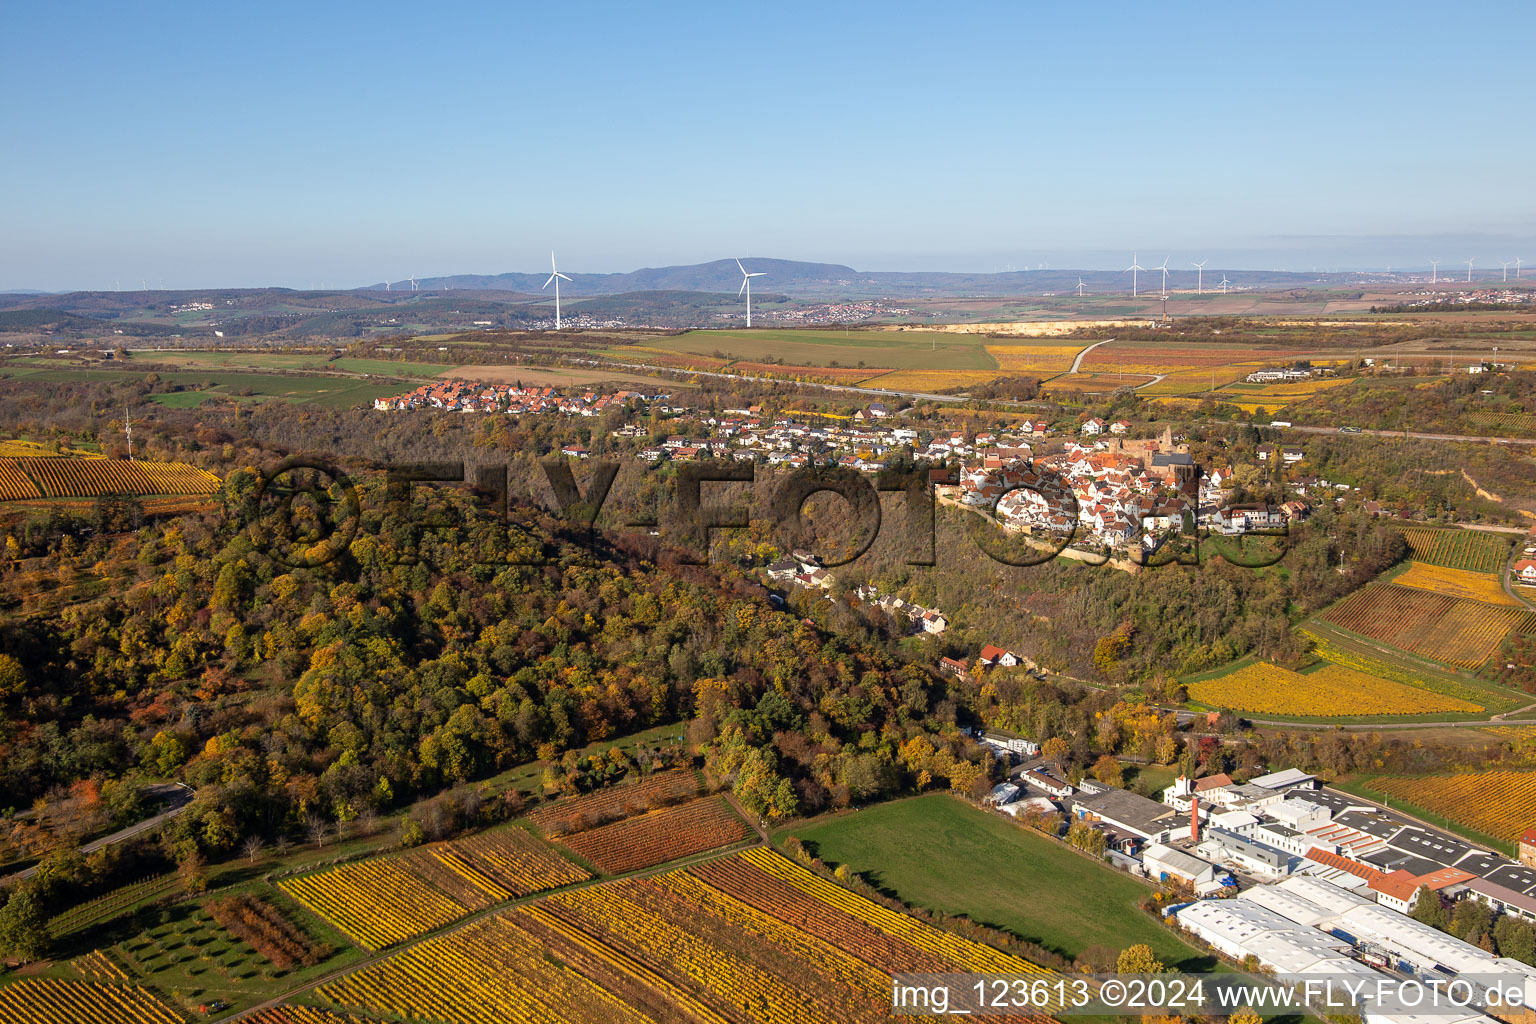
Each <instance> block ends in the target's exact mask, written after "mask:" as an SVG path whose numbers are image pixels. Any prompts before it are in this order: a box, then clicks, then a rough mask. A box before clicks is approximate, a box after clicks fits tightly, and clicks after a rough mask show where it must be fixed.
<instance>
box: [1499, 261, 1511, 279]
mask: <svg viewBox="0 0 1536 1024" xmlns="http://www.w3.org/2000/svg"><path fill="white" fill-rule="evenodd" d="M1499 266H1501V267H1503V268H1504V280H1505V281H1506V282H1508V281H1509V261H1508V260H1499Z"/></svg>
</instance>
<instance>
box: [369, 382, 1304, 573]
mask: <svg viewBox="0 0 1536 1024" xmlns="http://www.w3.org/2000/svg"><path fill="white" fill-rule="evenodd" d="M673 403H674V399H673V398H672V396H671V395H670V394H665V393H647V392H640V391H630V390H620V391H613V392H598V391H593V390H575V389H566V390H562V389H558V388H554V387H547V386H546V387H525V386H522V385H521V384H487V383H478V382H472V381H461V380H447V381H442V382H440V383H433V384H423V385H421V386H420V387H417V388H415V389H413V390H411V391H408V392H405V393H404V394H401V395H396V396H392V397H388V398H380V399H378V400H376V401H375V402H374V404H373V407H374V409H376V410H379V411H404V410H412V409H436V410H446V411H456V412H466V413H510V414H546V413H547V414H555V415H564V416H576V417H595V416H599V415H601V414H602V413H603V412H604V411H606V410H608V409H612V408H623V409H630V410H633V409H641V408H643V409H647V410H649V411H652V412H655V413H658V414H661V415H663V416H678V415H682V414H688V415H689V416H690V417H691V419H692V420H694V421H695V422H697V423H699V424H700V425H702V426H703V427H704V428H706V430H705V431H702V432H700V433H697V434H694V435H692V436H690V435H687V434H669V435H666V436H665V437H664V439H662V440H661V442H660V443H659V444H656V443H651V444H644V445H642V446H641V447H640V448H638V449H637V450H635V451H634V455H635V456H636V457H637V458H639V459H641V460H642V461H644V462H647V463H652V464H656V463H664V462H691V461H695V460H698V459H704V458H717V459H731V460H736V461H754V462H757V463H759V464H762V465H766V466H784V467H788V468H791V469H794V468H801V467H806V466H812V465H818V466H827V465H835V466H839V467H843V468H846V469H853V470H857V471H859V472H861V473H868V474H874V473H879V472H881V471H883V470H885V469H886V468H887V467H889V466H891V465H893V464H894V463H895V462H896V461H897V460H902V461H903V462H905V461H909V460H910V461H912V462H916V463H923V464H927V465H929V466H941V467H947V471H946V472H936V473H935V474H934V476H933V482H934V484H935V492H936V495H937V497H938V499H939V500H940V501H941V502H945V503H949V504H955V505H958V506H961V507H964V508H967V509H970V510H972V511H976V512H978V513H980V514H983V515H986V516H988V518H991V519H993V521H995V522H996V523H997V524H998V525H1000V526H1001V527H1003V528H1004V529H1005V530H1009V531H1013V532H1018V533H1023V534H1028V535H1040V536H1042V537H1052V536H1055V537H1062V536H1065V535H1069V534H1070V535H1072V536H1073V545H1074V546H1075V547H1078V548H1085V549H1090V550H1096V551H1102V552H1122V553H1130V552H1137V553H1139V554H1141V555H1145V554H1150V553H1152V552H1154V551H1155V550H1157V548H1158V547H1159V546H1160V545H1161V544H1162V543H1164V542H1165V541H1166V540H1167V539H1168V537H1170V536H1171V535H1173V534H1176V533H1178V532H1180V531H1185V532H1188V531H1189V530H1191V529H1195V528H1198V529H1205V530H1210V531H1212V532H1215V533H1219V534H1222V535H1227V536H1232V535H1239V534H1244V533H1251V532H1255V531H1264V530H1279V529H1283V528H1285V527H1286V526H1287V525H1289V524H1291V523H1294V522H1296V521H1298V520H1300V519H1303V518H1305V517H1306V516H1307V515H1308V514H1309V512H1310V509H1311V506H1310V505H1309V504H1308V503H1307V502H1306V501H1304V500H1301V499H1303V498H1305V497H1307V496H1308V493H1309V488H1310V489H1312V490H1319V491H1321V490H1329V489H1333V488H1334V485H1332V484H1330V483H1329V482H1328V481H1319V480H1318V479H1317V478H1315V477H1300V478H1298V479H1297V480H1296V481H1295V482H1294V485H1293V490H1294V492H1295V494H1296V499H1295V500H1290V501H1286V502H1284V503H1283V504H1280V505H1273V506H1270V505H1241V504H1232V503H1230V502H1229V500H1228V499H1229V497H1230V494H1229V492H1230V478H1231V476H1232V470H1231V469H1230V468H1227V469H1221V468H1218V469H1214V470H1212V471H1211V472H1209V473H1207V472H1206V471H1205V469H1204V468H1203V467H1201V466H1199V465H1198V464H1197V463H1196V462H1195V460H1194V457H1193V455H1192V454H1191V452H1190V448H1189V445H1188V444H1187V443H1186V442H1185V441H1184V440H1183V439H1182V438H1180V437H1176V436H1175V435H1174V433H1173V431H1172V428H1165V429H1163V430H1162V432H1161V433H1159V434H1158V435H1157V436H1156V437H1152V438H1134V437H1131V436H1129V435H1130V434H1132V433H1133V432H1134V430H1135V428H1134V427H1133V425H1132V424H1131V423H1130V422H1129V421H1126V420H1117V421H1114V422H1105V421H1104V420H1102V419H1100V418H1097V417H1093V418H1089V419H1087V420H1085V421H1084V422H1083V423H1082V424H1081V425H1080V426H1079V428H1078V431H1077V434H1076V435H1075V436H1074V435H1069V434H1063V433H1057V432H1055V431H1054V430H1053V427H1052V424H1050V423H1049V422H1047V421H1045V420H1037V419H1025V420H1023V421H1022V422H1020V423H1019V424H1018V426H1017V427H1016V428H1015V429H1013V430H1011V431H1007V432H992V431H979V432H975V433H969V432H966V431H963V430H948V431H946V430H933V429H928V428H926V427H924V426H920V425H918V424H915V423H913V422H911V421H908V420H906V419H905V418H904V417H899V416H897V415H896V414H895V412H894V411H893V410H892V409H891V408H890V407H889V406H887V405H886V404H884V403H881V402H874V403H870V404H869V405H867V406H864V407H862V408H860V409H858V410H857V411H856V412H855V413H854V414H853V415H852V416H851V417H850V418H849V419H847V420H846V421H844V420H827V419H816V420H812V419H810V418H799V417H796V416H793V415H781V416H768V415H766V414H765V413H764V411H763V409H762V407H761V406H760V405H750V406H747V407H744V408H742V407H737V408H728V409H725V410H723V411H721V412H719V413H710V412H702V413H701V412H697V411H690V410H688V409H687V408H686V407H685V406H683V405H682V404H680V403H679V404H673ZM612 436H613V437H614V438H615V439H618V440H621V441H624V440H628V441H645V440H652V439H653V438H652V435H650V434H649V433H648V432H647V431H646V429H645V428H644V427H642V426H641V424H640V423H639V422H638V421H637V420H636V419H634V418H631V419H630V420H629V422H626V423H625V424H623V425H622V426H620V427H618V428H616V429H615V430H613V431H612ZM561 453H562V454H564V455H567V456H569V457H572V458H586V457H587V456H588V454H589V451H588V449H587V448H586V447H585V446H583V445H581V444H571V445H566V446H564V447H563V448H562V449H561ZM1257 457H1258V459H1259V461H1260V462H1267V461H1272V460H1278V461H1283V463H1284V464H1285V465H1286V466H1293V465H1295V464H1296V463H1299V462H1301V461H1302V460H1303V459H1304V458H1305V452H1304V450H1303V449H1302V448H1300V447H1299V446H1294V445H1286V446H1275V445H1269V444H1265V445H1260V446H1259V448H1258V450H1257Z"/></svg>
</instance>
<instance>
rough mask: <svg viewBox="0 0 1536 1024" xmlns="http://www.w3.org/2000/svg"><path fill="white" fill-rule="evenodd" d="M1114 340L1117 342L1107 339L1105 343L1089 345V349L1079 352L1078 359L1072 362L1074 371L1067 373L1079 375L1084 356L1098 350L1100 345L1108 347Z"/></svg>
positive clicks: (1097, 342)
mask: <svg viewBox="0 0 1536 1024" xmlns="http://www.w3.org/2000/svg"><path fill="white" fill-rule="evenodd" d="M1114 340H1115V339H1114V338H1105V339H1104V340H1103V341H1096V342H1094V343H1093V344H1092V345H1089V346H1088V347H1087V348H1085V349H1083V350H1082V351H1081V352H1079V353H1078V354H1077V358H1076V359H1074V360H1072V369H1070V370H1068V371H1067V372H1068V373H1077V372H1078V371H1079V370H1080V369H1081V368H1082V365H1083V357H1084V356H1086V355H1087V354H1088V353H1089V352H1092V351H1093V350H1094V349H1096V348H1098V347H1099V346H1100V345H1108V344H1109V343H1110V342H1112V341H1114Z"/></svg>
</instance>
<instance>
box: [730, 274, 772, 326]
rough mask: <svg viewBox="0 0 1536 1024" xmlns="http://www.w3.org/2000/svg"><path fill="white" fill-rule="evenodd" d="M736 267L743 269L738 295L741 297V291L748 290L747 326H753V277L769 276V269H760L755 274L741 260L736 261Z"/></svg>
mask: <svg viewBox="0 0 1536 1024" xmlns="http://www.w3.org/2000/svg"><path fill="white" fill-rule="evenodd" d="M736 269H738V270H740V271H741V287H740V288H738V289H737V290H736V297H737V298H738V299H739V298H741V293H742V292H746V293H747V326H748V327H751V326H752V279H753V278H754V277H765V276H767V274H768V271H766V270H759V271H758V272H757V273H755V274H749V273H747V268H746V267H744V266H742V265H741V260H737V261H736Z"/></svg>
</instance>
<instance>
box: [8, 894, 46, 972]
mask: <svg viewBox="0 0 1536 1024" xmlns="http://www.w3.org/2000/svg"><path fill="white" fill-rule="evenodd" d="M51 941H52V939H51V937H50V936H49V934H48V915H47V914H46V913H45V912H44V911H43V903H42V900H40V899H39V898H38V895H37V892H36V890H34V889H32V888H31V887H30V886H27V887H22V888H18V889H16V890H15V891H14V892H12V893H11V898H10V899H8V900H6V902H5V907H4V908H0V952H3V953H4V954H5V955H6V956H13V957H16V958H17V959H20V960H36V959H38V958H40V957H42V956H44V955H45V954H46V953H47V952H48V945H49V943H50V942H51Z"/></svg>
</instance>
